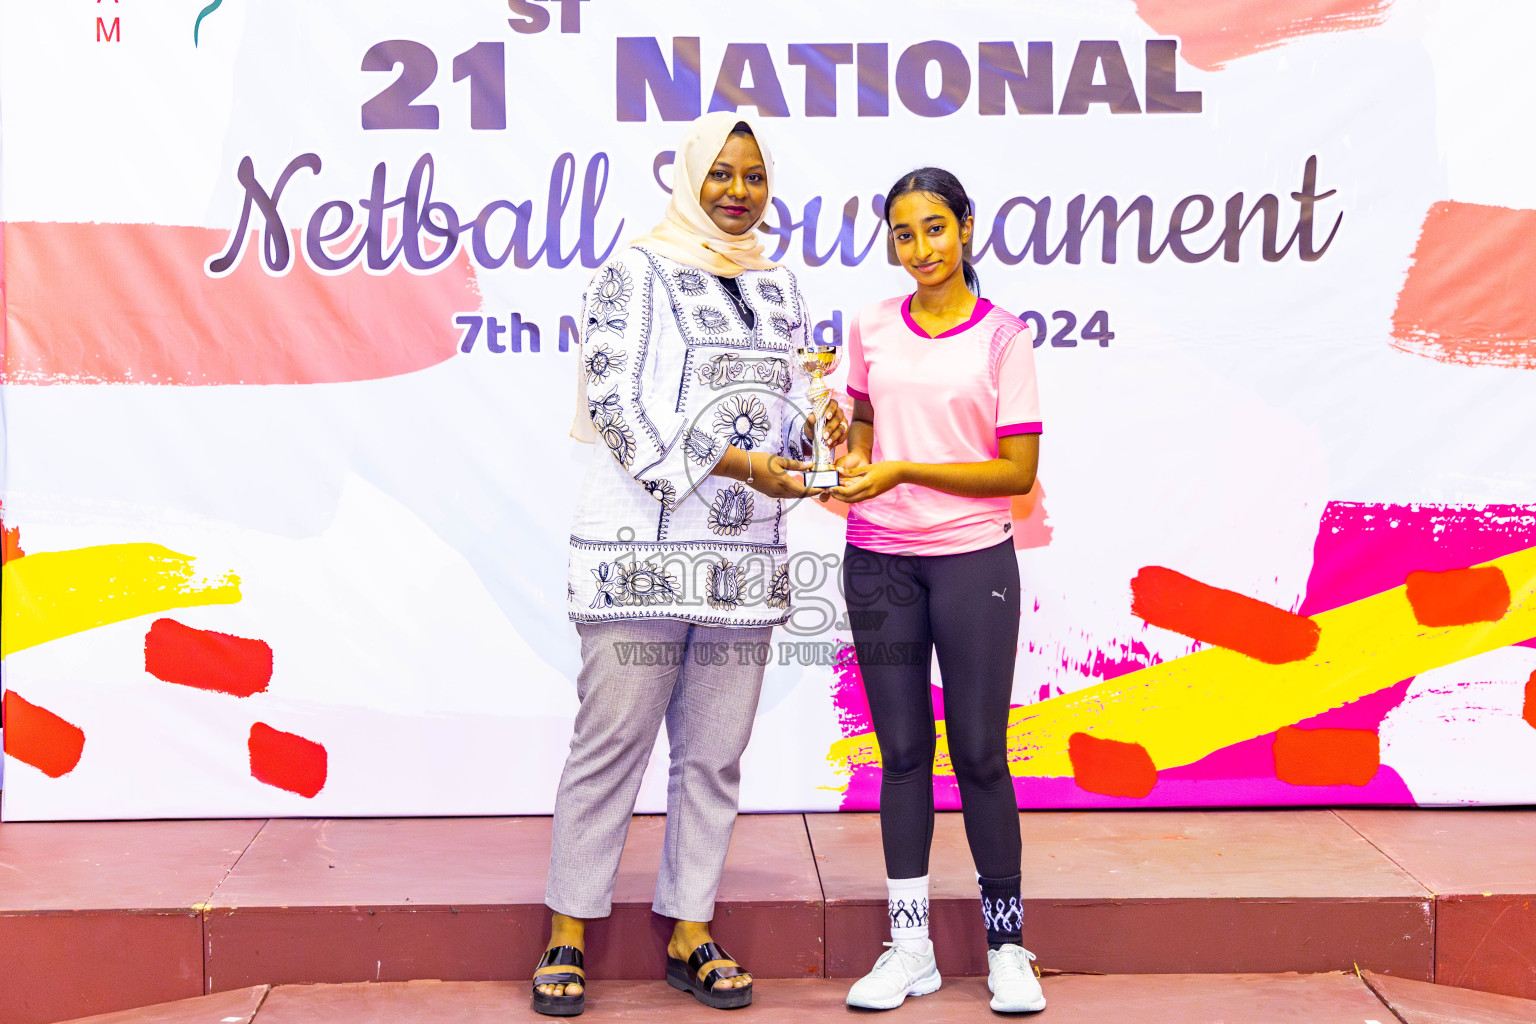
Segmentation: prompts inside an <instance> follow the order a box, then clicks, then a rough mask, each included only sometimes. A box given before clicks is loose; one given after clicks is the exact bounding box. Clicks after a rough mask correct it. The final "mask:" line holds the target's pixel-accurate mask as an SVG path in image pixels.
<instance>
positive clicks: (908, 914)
mask: <svg viewBox="0 0 1536 1024" xmlns="http://www.w3.org/2000/svg"><path fill="white" fill-rule="evenodd" d="M885 883H886V892H887V893H888V894H889V896H888V899H887V903H886V906H887V909H888V910H889V912H890V915H891V938H892V939H925V938H927V937H928V876H927V875H924V876H923V877H921V878H887V879H886V880H885Z"/></svg>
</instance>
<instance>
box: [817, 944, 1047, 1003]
mask: <svg viewBox="0 0 1536 1024" xmlns="http://www.w3.org/2000/svg"><path fill="white" fill-rule="evenodd" d="M924 941H925V944H926V946H927V948H926V949H925V950H924V951H923V952H921V953H914V952H912V951H911V950H908V949H902V948H901V947H900V946H898V945H896V944H895V943H893V942H887V943H886V945H887V946H890V947H891V948H890V949H888V950H886V951H885V952H884V953H881V954H880V959H878V960H876V961H875V966H874V969H873V970H871V971H870V972H869V973H868V974H866V975H864V977H862V978H860V979H859V980H858V981H856V982H854V983H853V988H851V989H849V990H848V998H847V1000H845V1001H846V1002H847V1003H848V1005H849V1006H857V1007H859V1008H860V1009H864V1010H894V1009H895V1008H896V1007H898V1006H900V1005H901V1004H902V1001H903V1000H905V999H906V998H907V996H925V995H927V994H928V993H930V992H937V991H938V990H939V986H940V985H942V984H943V983H944V980H943V979H942V978H940V977H939V965H938V962H937V961H935V960H934V958H933V943H932V942H928V941H927V940H924ZM1042 1005H1044V1004H1042Z"/></svg>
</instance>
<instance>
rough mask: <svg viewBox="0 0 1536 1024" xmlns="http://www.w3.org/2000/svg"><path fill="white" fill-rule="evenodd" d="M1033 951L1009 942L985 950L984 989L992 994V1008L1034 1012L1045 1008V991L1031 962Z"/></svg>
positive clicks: (1006, 1011) (1001, 1011) (1010, 1011)
mask: <svg viewBox="0 0 1536 1024" xmlns="http://www.w3.org/2000/svg"><path fill="white" fill-rule="evenodd" d="M1034 958H1035V954H1033V953H1031V952H1030V951H1029V950H1027V949H1025V948H1024V947H1023V946H1015V945H1014V944H1013V943H1011V942H1010V943H1008V944H1007V945H1005V946H1002V947H1000V948H998V949H989V950H987V972H988V973H987V989H988V990H989V991H991V993H992V1009H994V1010H996V1011H998V1012H999V1013H1033V1012H1034V1011H1036V1010H1043V1009H1045V993H1044V992H1042V991H1040V979H1039V978H1036V977H1035V968H1034V965H1033V964H1031V963H1030V961H1031V960H1033V959H1034Z"/></svg>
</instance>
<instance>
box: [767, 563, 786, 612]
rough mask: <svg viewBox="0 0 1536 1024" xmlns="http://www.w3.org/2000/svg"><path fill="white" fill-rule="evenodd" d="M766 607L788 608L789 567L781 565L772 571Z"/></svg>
mask: <svg viewBox="0 0 1536 1024" xmlns="http://www.w3.org/2000/svg"><path fill="white" fill-rule="evenodd" d="M768 607H770V608H788V607H789V566H788V565H781V566H779V567H778V568H777V569H775V570H773V579H772V581H771V582H770V583H769V584H768Z"/></svg>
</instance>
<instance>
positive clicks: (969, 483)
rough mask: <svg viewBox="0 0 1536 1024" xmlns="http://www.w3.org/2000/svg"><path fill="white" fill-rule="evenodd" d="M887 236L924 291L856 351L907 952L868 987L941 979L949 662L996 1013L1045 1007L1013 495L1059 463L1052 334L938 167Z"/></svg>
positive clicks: (847, 490) (848, 494) (851, 369)
mask: <svg viewBox="0 0 1536 1024" xmlns="http://www.w3.org/2000/svg"><path fill="white" fill-rule="evenodd" d="M885 217H886V223H887V225H888V226H889V227H890V231H891V237H892V239H893V240H894V242H895V247H896V255H897V256H898V258H899V259H900V260H901V264H902V266H904V267H905V268H906V270H907V273H909V274H911V275H912V277H913V278H914V279H915V280H916V281H917V290H916V291H915V292H913V293H912V294H911V295H909V296H899V297H897V298H892V299H887V300H885V301H884V302H877V303H875V304H874V305H872V306H867V307H865V308H864V309H863V310H861V311H860V312H859V315H858V317H857V318H856V319H855V320H854V322H853V328H852V331H851V332H850V334H849V339H848V353H847V359H848V393H849V394H850V395H852V396H853V400H854V405H853V422H852V425H851V427H850V429H849V432H848V454H847V455H845V456H843V458H842V459H840V460H839V461H838V468H839V469H840V470H841V471H842V484H841V485H840V486H839V487H837V488H835V489H833V490H832V492H831V493H832V495H833V496H834V497H837V498H841V499H842V500H844V501H846V502H848V503H849V504H850V506H851V507H850V508H849V510H848V548H847V555H846V558H845V560H844V562H843V588H844V592H845V593H846V595H847V601H848V611H849V618H850V620H851V622H852V625H853V641H854V647H855V649H856V651H857V653H858V656H859V665H860V668H861V670H862V673H863V677H864V689H865V693H866V694H867V695H868V698H869V709H870V714H871V716H872V718H873V720H874V726H875V735H876V737H877V738H878V739H879V741H880V755H881V759H882V770H881V784H880V832H881V838H882V841H883V845H884V848H885V868H886V875H887V876H888V877H887V879H886V882H887V885H888V886H889V889H890V904H889V906H890V915H891V939H892V941H891V943H889V945H890V946H891V948H890V949H889V950H887V951H886V952H885V953H883V954H882V955H881V956H880V958H879V959H878V960H876V961H875V966H874V969H873V970H872V971H870V973H869V974H868V975H866V976H865V977H864V978H862V979H860V980H859V981H858V982H857V983H855V984H854V986H853V988H852V989H851V990H850V991H849V993H848V1004H849V1005H850V1006H858V1007H864V1008H866V1009H876V1010H885V1009H891V1008H893V1007H896V1006H900V1005H901V1003H902V1000H904V999H905V998H906V997H907V996H909V995H925V994H927V993H929V992H932V991H934V990H935V989H937V988H938V987H939V985H940V978H939V971H938V966H937V964H936V963H935V961H934V955H933V944H932V943H931V942H930V941H929V940H928V851H929V846H930V845H931V843H932V840H933V755H934V745H935V735H934V721H933V705H932V702H931V698H930V689H929V664H930V661H931V658H932V655H933V652H934V651H935V650H937V652H938V660H939V671H940V674H941V676H942V678H943V683H944V715H945V722H946V726H947V732H948V738H949V753H950V759H951V760H952V762H953V763H954V768H955V777H956V780H957V782H958V783H959V787H960V800H961V805H962V808H963V812H964V819H965V834H966V838H967V840H969V842H970V847H971V857H972V859H973V860H974V861H975V863H976V870H977V871H978V872H979V881H980V883H981V912H982V917H983V920H984V922H985V924H986V930H987V946H988V952H987V963H988V967H989V975H988V978H987V985H988V987H989V988H990V989H991V990H992V993H993V998H992V1009H994V1010H998V1011H1003V1012H1015V1013H1016V1012H1021V1011H1031V1010H1040V1009H1043V1008H1044V1007H1045V996H1044V995H1043V994H1042V993H1041V991H1040V984H1039V982H1038V981H1036V980H1035V973H1034V969H1033V967H1032V966H1031V963H1030V961H1032V960H1033V959H1034V954H1033V953H1030V952H1029V951H1028V950H1026V949H1025V948H1024V946H1023V933H1022V906H1021V904H1020V901H1019V874H1020V841H1019V814H1018V805H1017V803H1016V802H1015V798H1014V790H1013V780H1012V778H1011V777H1010V776H1009V773H1008V762H1007V727H1008V707H1009V697H1010V695H1011V693H1012V690H1013V663H1014V656H1015V651H1016V648H1017V644H1018V636H1019V608H1020V594H1019V568H1018V563H1017V562H1016V561H1015V559H1014V553H1013V533H1012V525H1013V524H1012V518H1011V514H1010V500H1009V499H1010V496H1012V495H1015V494H1024V493H1025V492H1027V491H1028V490H1029V489H1030V488H1031V487H1032V486H1033V485H1034V482H1035V466H1036V463H1037V461H1038V459H1039V454H1040V429H1041V424H1040V407H1039V402H1038V399H1037V397H1036V388H1035V365H1034V349H1033V336H1032V333H1031V331H1030V330H1029V328H1027V327H1026V326H1025V325H1024V324H1023V323H1021V322H1020V321H1019V320H1018V319H1017V318H1016V317H1014V316H1012V315H1010V314H1008V313H1006V312H1004V311H1003V310H1001V309H998V308H997V307H996V306H993V305H992V304H991V303H990V302H988V301H987V300H986V299H983V298H981V297H980V296H979V294H978V292H979V284H978V281H977V278H976V272H975V271H974V270H973V269H972V268H971V265H970V263H969V262H968V261H967V260H966V259H965V255H964V252H965V245H966V243H967V242H968V241H969V240H970V237H971V226H972V225H971V214H970V200H969V199H968V198H967V196H966V194H965V189H964V188H963V187H962V186H961V184H960V182H959V181H958V180H956V178H955V176H954V175H953V174H950V173H949V172H948V171H944V170H939V169H938V168H934V167H924V168H922V169H921V170H917V171H913V172H912V173H910V174H907V175H904V176H903V177H902V178H901V180H900V181H898V182H897V183H896V184H895V185H894V186H893V187H892V188H891V190H890V192H889V193H887V198H886V206H885Z"/></svg>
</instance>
